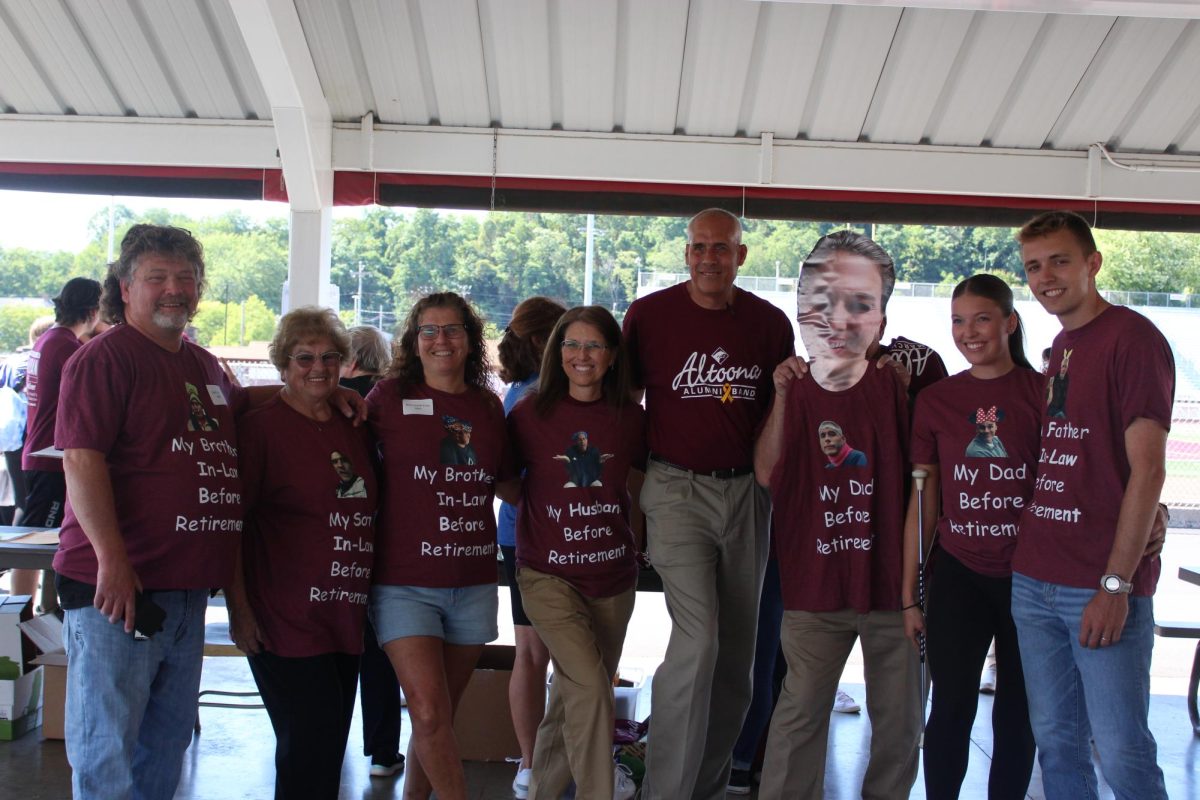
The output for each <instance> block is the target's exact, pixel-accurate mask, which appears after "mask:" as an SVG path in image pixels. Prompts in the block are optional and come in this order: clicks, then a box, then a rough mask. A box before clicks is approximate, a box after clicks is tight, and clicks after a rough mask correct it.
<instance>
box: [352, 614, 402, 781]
mask: <svg viewBox="0 0 1200 800" xmlns="http://www.w3.org/2000/svg"><path fill="white" fill-rule="evenodd" d="M360 663H361V668H362V671H361V675H360V680H361V681H362V688H361V691H362V727H363V730H362V735H363V755H364V756H369V757H372V758H392V757H393V756H395V755H396V754H397V753H399V752H400V683H399V682H398V681H397V680H396V671H395V670H393V669H392V662H390V661H388V657H387V654H386V653H384V652H383V650H382V648H380V647H379V641H378V640H377V639H376V638H375V626H374V625H372V624H371V618H370V617H367V620H366V625H365V626H364V627H363V654H362V661H361V662H360Z"/></svg>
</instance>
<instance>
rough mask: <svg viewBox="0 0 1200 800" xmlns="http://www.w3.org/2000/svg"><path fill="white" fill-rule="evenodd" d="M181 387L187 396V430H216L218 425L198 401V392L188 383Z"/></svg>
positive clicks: (200, 401) (199, 400)
mask: <svg viewBox="0 0 1200 800" xmlns="http://www.w3.org/2000/svg"><path fill="white" fill-rule="evenodd" d="M183 386H184V388H185V389H186V390H187V396H188V421H187V429H188V430H189V431H215V430H217V428H219V427H220V423H218V422H217V419H216V417H214V416H212V415H211V414H209V413H208V409H207V408H205V406H204V401H203V400H201V399H200V390H199V389H197V388H196V387H195V386H194V385H193V384H190V383H185V384H184V385H183Z"/></svg>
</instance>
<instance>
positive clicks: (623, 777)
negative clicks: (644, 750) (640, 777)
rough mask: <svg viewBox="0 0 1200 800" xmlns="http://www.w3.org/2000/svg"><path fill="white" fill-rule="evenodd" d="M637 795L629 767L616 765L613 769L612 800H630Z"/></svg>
mask: <svg viewBox="0 0 1200 800" xmlns="http://www.w3.org/2000/svg"><path fill="white" fill-rule="evenodd" d="M635 794H637V784H636V783H634V782H633V774H632V773H631V772H630V771H629V767H627V766H625V765H624V764H617V765H616V766H615V767H613V800H630V798H632V797H633V796H634V795H635Z"/></svg>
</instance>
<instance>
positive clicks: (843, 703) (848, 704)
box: [833, 689, 859, 714]
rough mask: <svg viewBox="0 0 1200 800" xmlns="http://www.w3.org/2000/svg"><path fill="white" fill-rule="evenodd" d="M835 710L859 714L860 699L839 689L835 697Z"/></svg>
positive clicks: (841, 712)
mask: <svg viewBox="0 0 1200 800" xmlns="http://www.w3.org/2000/svg"><path fill="white" fill-rule="evenodd" d="M833 711H834V713H835V714H857V713H858V712H859V705H858V701H857V700H855V699H854V698H853V697H851V696H850V695H848V694H846V693H845V692H843V691H842V690H841V689H839V690H838V693H837V697H835V698H834V699H833Z"/></svg>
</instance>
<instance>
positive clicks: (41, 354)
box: [21, 325, 83, 472]
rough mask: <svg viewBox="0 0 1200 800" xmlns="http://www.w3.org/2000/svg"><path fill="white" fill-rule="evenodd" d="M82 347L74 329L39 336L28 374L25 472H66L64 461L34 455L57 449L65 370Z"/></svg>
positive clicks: (55, 329)
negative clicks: (49, 448)
mask: <svg viewBox="0 0 1200 800" xmlns="http://www.w3.org/2000/svg"><path fill="white" fill-rule="evenodd" d="M81 347H83V342H81V341H79V339H78V338H77V337H76V336H75V334H74V333H72V331H71V329H70V328H64V327H61V326H58V325H56V326H54V327H53V328H51V329H50V330H48V331H46V332H45V333H43V334H42V335H41V336H39V337H38V340H37V342H35V343H34V345H33V350H32V352H30V354H29V366H28V368H27V371H26V373H25V399H26V400H28V401H29V416H28V418H27V419H28V421H27V422H26V424H25V448H24V450H23V452H22V453H21V469H39V470H44V471H45V472H62V471H63V464H62V459H61V458H47V457H46V456H35V455H32V453H36V452H37V451H38V450H45V449H46V448H47V447H52V446H53V445H54V419H55V416H56V415H57V412H58V391H59V386H60V384H61V383H62V371H63V366H64V365H65V364H66V363H67V359H68V358H70V357H71V356H73V355H75V351H76V350H78V349H79V348H81Z"/></svg>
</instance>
